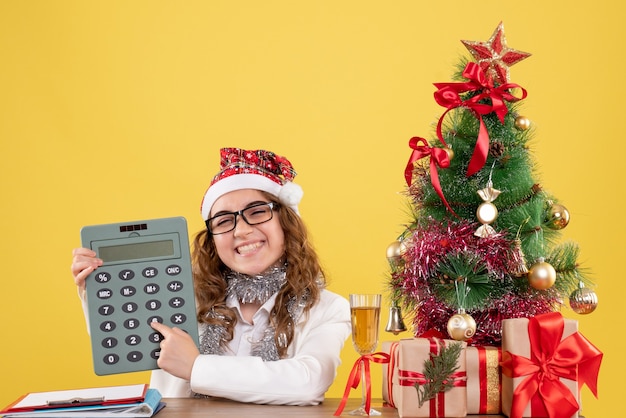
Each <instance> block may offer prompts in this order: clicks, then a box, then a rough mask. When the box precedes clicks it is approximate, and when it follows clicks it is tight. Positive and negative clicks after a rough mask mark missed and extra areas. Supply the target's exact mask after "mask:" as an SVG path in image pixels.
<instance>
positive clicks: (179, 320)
mask: <svg viewBox="0 0 626 418" xmlns="http://www.w3.org/2000/svg"><path fill="white" fill-rule="evenodd" d="M170 321H172V324H184V323H185V321H187V316H186V315H185V314H174V315H172V317H171V318H170Z"/></svg>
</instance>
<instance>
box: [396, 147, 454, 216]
mask: <svg viewBox="0 0 626 418" xmlns="http://www.w3.org/2000/svg"><path fill="white" fill-rule="evenodd" d="M420 144H421V145H420ZM409 147H411V148H412V149H413V152H412V153H411V157H409V162H408V163H407V165H406V168H405V169H404V178H405V179H406V183H407V185H408V186H411V182H412V181H413V165H414V163H415V162H416V161H417V160H419V159H421V158H424V157H428V156H430V182H431V184H432V185H433V188H434V189H435V191H436V192H437V195H439V198H440V199H441V201H442V202H443V204H444V205H446V208H448V210H449V211H450V212H451V213H452V214H453V215H454V216H457V215H456V213H454V211H453V210H452V208H451V207H450V205H449V204H448V202H447V200H446V198H445V197H444V195H443V190H442V189H441V183H440V182H439V173H438V171H437V166H439V167H441V168H448V167H450V157H449V156H448V153H447V152H446V150H444V149H442V148H432V147H430V146H429V145H428V142H427V141H426V140H425V139H424V138H420V137H417V136H415V137H413V138H411V140H410V141H409Z"/></svg>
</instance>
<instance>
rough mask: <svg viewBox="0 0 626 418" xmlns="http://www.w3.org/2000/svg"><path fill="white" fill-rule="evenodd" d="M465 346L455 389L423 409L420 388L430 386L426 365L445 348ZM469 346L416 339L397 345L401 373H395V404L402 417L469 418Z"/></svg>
mask: <svg viewBox="0 0 626 418" xmlns="http://www.w3.org/2000/svg"><path fill="white" fill-rule="evenodd" d="M453 343H454V344H462V346H463V350H462V351H461V354H460V355H459V358H458V359H457V364H456V366H457V367H458V368H457V370H456V371H455V372H454V373H453V375H452V376H451V380H452V381H453V387H452V388H451V389H450V390H447V391H445V392H439V393H437V395H436V396H435V397H434V398H433V399H430V400H426V401H425V402H424V403H423V404H422V406H420V405H419V399H418V393H417V389H416V387H415V385H416V384H419V385H424V384H428V383H429V382H428V381H427V379H426V378H425V376H424V374H423V372H424V362H425V361H430V359H431V353H432V354H433V355H439V353H440V350H441V347H442V346H444V345H445V346H446V347H447V346H449V345H450V344H453ZM465 345H466V344H465V343H463V342H458V341H453V340H442V339H438V338H412V339H404V340H400V341H399V342H398V345H397V373H396V372H394V373H393V384H392V387H393V388H392V401H393V403H394V405H395V406H396V408H398V416H400V417H401V418H408V417H411V418H412V417H465V416H466V415H467V391H466V389H467V388H466V386H465V385H466V372H465V353H464V348H465Z"/></svg>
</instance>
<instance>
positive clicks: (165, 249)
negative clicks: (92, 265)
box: [98, 240, 174, 262]
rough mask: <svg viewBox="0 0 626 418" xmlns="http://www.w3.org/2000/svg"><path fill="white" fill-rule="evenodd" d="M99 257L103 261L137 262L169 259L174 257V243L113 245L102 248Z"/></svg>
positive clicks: (157, 242)
mask: <svg viewBox="0 0 626 418" xmlns="http://www.w3.org/2000/svg"><path fill="white" fill-rule="evenodd" d="M98 251H99V255H100V258H101V259H102V260H103V261H109V262H111V261H122V260H137V259H140V258H151V257H167V256H173V255H174V241H172V240H163V241H150V242H140V243H134V244H122V245H111V246H108V247H100V248H99V250H98Z"/></svg>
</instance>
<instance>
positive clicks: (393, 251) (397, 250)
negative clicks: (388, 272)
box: [387, 241, 406, 271]
mask: <svg viewBox="0 0 626 418" xmlns="http://www.w3.org/2000/svg"><path fill="white" fill-rule="evenodd" d="M405 251H406V245H405V244H404V242H402V241H394V242H392V243H391V244H389V246H388V247H387V261H388V262H389V265H390V266H391V268H392V270H394V271H395V270H397V269H399V268H400V267H401V266H402V255H403V254H404V253H405Z"/></svg>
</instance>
